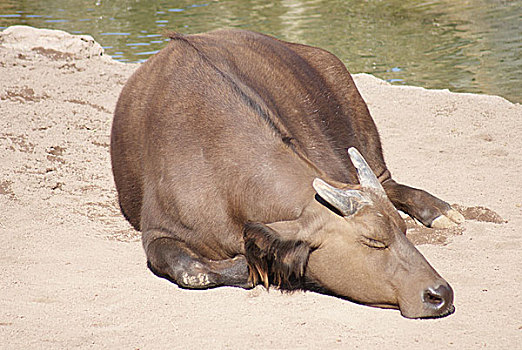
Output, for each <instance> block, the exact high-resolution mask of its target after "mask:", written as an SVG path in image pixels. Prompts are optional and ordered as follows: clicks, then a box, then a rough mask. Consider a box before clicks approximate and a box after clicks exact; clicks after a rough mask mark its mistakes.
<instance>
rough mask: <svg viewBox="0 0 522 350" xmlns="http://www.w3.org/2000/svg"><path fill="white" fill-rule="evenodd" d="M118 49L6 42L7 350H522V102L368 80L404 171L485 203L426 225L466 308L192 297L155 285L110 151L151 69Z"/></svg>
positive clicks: (2, 267) (41, 39) (378, 117)
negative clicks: (115, 122) (120, 195)
mask: <svg viewBox="0 0 522 350" xmlns="http://www.w3.org/2000/svg"><path fill="white" fill-rule="evenodd" d="M26 32H27V31H25V32H24V33H26ZM100 52H101V48H100V47H99V45H98V44H97V43H95V42H94V41H92V40H90V39H89V38H85V37H84V38H78V37H69V36H68V35H65V34H62V33H60V32H52V33H51V32H42V31H35V32H33V31H29V32H27V35H24V36H18V37H16V36H13V35H12V34H10V35H7V34H5V32H4V34H0V171H1V173H0V208H1V210H0V348H3V349H29V348H45V349H55V348H56V349H64V348H122V349H138V348H139V349H162V348H180V349H186V348H188V349H201V348H217V349H221V348H231V349H247V348H249V349H250V348H254V349H262V348H263V349H264V348H277V349H294V348H324V349H337V348H339V349H346V348H360V349H374V348H375V349H382V348H401V349H423V348H428V347H431V348H436V349H443V348H447V349H459V350H460V349H477V348H488V349H490V348H494V349H513V348H517V347H520V344H522V298H521V289H522V283H521V282H522V273H521V272H522V231H521V229H520V227H521V225H522V176H521V175H520V169H521V168H522V152H521V151H520V150H521V149H522V137H520V133H521V131H522V129H521V127H520V125H521V124H520V123H521V119H522V106H521V105H519V104H512V103H510V102H508V101H506V100H505V99H503V98H500V97H496V96H484V95H473V94H454V93H450V92H448V91H433V90H425V89H422V88H416V87H397V86H391V85H389V84H387V83H386V82H383V81H381V80H379V79H376V78H374V77H372V76H369V75H356V76H355V79H356V82H357V85H358V87H359V89H360V91H361V93H362V94H363V96H364V98H365V99H366V101H367V103H368V105H369V107H370V110H371V112H372V114H373V116H374V119H375V121H376V123H377V125H378V127H379V130H380V132H381V136H382V141H383V145H384V150H385V157H386V159H387V162H388V166H389V168H390V170H391V171H392V173H393V174H394V177H395V178H396V179H397V180H399V181H401V182H403V183H406V184H409V185H413V186H417V187H421V188H423V189H426V190H428V191H430V192H432V193H433V194H436V195H438V196H440V197H441V198H443V199H445V200H447V201H449V202H450V203H456V204H459V205H461V206H462V208H463V209H466V208H467V207H472V208H471V209H469V210H468V213H467V216H468V218H470V220H468V221H466V222H465V223H464V224H463V225H462V226H461V227H460V228H458V229H456V230H439V231H434V230H428V229H420V228H419V227H413V228H412V229H411V230H410V231H409V235H410V237H412V239H413V240H414V242H416V243H417V244H418V248H419V250H420V251H421V252H422V253H423V254H424V255H425V256H426V258H427V259H428V260H429V261H430V262H431V264H432V265H433V266H434V267H435V268H436V269H437V270H438V271H439V273H440V274H441V275H442V276H444V277H445V278H446V280H448V282H450V284H451V285H452V286H453V289H454V290H455V305H456V313H455V314H453V315H451V316H449V317H446V318H443V319H435V320H408V319H405V318H402V317H401V316H400V313H399V312H398V311H394V310H382V309H375V308H370V307H365V306H361V305H356V304H353V303H350V302H348V301H343V300H340V299H337V298H333V297H329V296H324V295H319V294H315V293H304V292H297V293H294V294H282V293H279V292H278V291H276V290H271V291H270V292H267V291H266V290H264V289H263V288H262V287H257V288H256V289H254V290H251V291H245V290H241V289H235V288H218V289H214V290H207V291H186V290H181V289H179V288H177V287H176V286H175V285H173V284H171V283H169V282H167V281H166V280H163V279H159V278H157V277H155V276H154V275H153V274H152V273H150V272H149V271H148V270H147V268H146V264H145V256H144V253H143V251H142V247H141V243H140V241H139V234H138V233H137V232H135V231H133V230H132V229H131V228H130V226H129V225H128V224H127V223H126V222H125V220H124V219H123V217H122V216H121V215H120V213H119V210H118V208H117V203H116V199H115V198H116V197H115V196H116V193H115V190H114V186H113V180H112V174H111V170H110V163H109V151H108V143H109V130H110V125H111V119H112V112H113V109H114V106H115V103H116V99H117V97H118V94H119V92H120V90H121V88H122V87H123V85H124V83H125V81H126V79H127V78H128V77H129V76H130V74H131V73H132V72H133V71H134V70H135V69H136V68H137V66H136V65H131V64H121V63H117V62H115V61H112V60H111V59H110V58H108V57H105V56H100ZM476 206H483V207H486V208H489V209H491V210H493V211H494V212H496V213H498V214H499V215H500V216H501V217H502V218H503V220H505V221H506V222H503V223H492V222H488V221H494V220H490V219H492V218H493V219H495V217H494V214H493V213H492V212H490V211H488V210H486V209H484V210H483V212H484V213H485V214H486V215H482V216H481V215H479V214H480V210H479V209H477V208H473V207H476ZM472 219H475V220H472ZM477 219H478V220H477ZM497 219H498V218H497Z"/></svg>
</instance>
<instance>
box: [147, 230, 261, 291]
mask: <svg viewBox="0 0 522 350" xmlns="http://www.w3.org/2000/svg"><path fill="white" fill-rule="evenodd" d="M145 250H146V254H147V265H148V267H149V269H150V270H151V271H152V272H153V273H154V274H155V275H157V276H159V277H163V278H166V279H168V280H169V281H171V282H174V283H176V284H177V285H178V286H180V287H181V288H188V289H207V288H213V287H220V286H233V287H242V288H252V284H251V283H250V281H249V272H248V264H247V261H246V258H245V257H244V256H243V255H238V256H236V257H234V258H232V259H225V260H210V259H207V258H204V257H202V256H200V255H199V254H197V253H195V252H194V251H193V250H192V249H190V248H189V247H188V246H187V245H186V244H185V243H184V242H182V241H180V240H177V239H174V238H170V237H160V238H157V239H155V240H154V241H152V242H150V243H149V244H148V246H147V247H146V249H145Z"/></svg>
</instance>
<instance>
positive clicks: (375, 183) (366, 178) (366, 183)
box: [348, 147, 386, 196]
mask: <svg viewBox="0 0 522 350" xmlns="http://www.w3.org/2000/svg"><path fill="white" fill-rule="evenodd" d="M348 154H349V155H350V159H351V160H352V163H353V165H354V166H355V169H357V177H358V178H359V183H360V184H361V186H362V187H363V188H371V189H373V190H374V191H375V192H377V193H379V194H383V195H385V196H386V192H385V191H384V188H382V185H381V183H380V182H379V180H378V179H377V176H375V174H374V173H373V171H372V169H371V168H370V166H369V165H368V163H366V160H364V157H363V156H362V155H361V153H359V151H358V150H357V148H355V147H350V148H349V149H348Z"/></svg>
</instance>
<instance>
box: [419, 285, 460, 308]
mask: <svg viewBox="0 0 522 350" xmlns="http://www.w3.org/2000/svg"><path fill="white" fill-rule="evenodd" d="M422 300H423V301H424V303H425V304H427V305H429V306H430V307H432V308H435V309H442V308H443V307H444V306H445V305H451V303H452V302H453V292H452V291H451V288H449V287H447V286H445V285H439V286H438V287H437V288H433V287H428V288H426V290H424V293H423V295H422Z"/></svg>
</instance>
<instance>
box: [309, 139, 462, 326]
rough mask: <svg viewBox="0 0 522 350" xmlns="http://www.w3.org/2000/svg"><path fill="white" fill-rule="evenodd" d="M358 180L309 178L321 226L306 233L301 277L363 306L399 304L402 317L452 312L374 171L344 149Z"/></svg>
mask: <svg viewBox="0 0 522 350" xmlns="http://www.w3.org/2000/svg"><path fill="white" fill-rule="evenodd" d="M348 152H349V154H350V158H351V160H352V163H353V164H354V166H355V167H356V169H357V174H358V177H359V181H360V184H361V188H360V189H359V190H355V189H348V188H347V187H348V186H347V185H344V186H343V185H342V184H337V186H332V185H330V184H328V183H326V182H325V181H323V180H320V179H317V178H316V179H315V180H314V182H313V187H314V189H315V190H316V192H317V194H318V195H319V196H320V198H319V201H321V202H323V206H322V208H323V210H322V212H321V215H320V216H322V217H323V219H322V220H321V221H322V223H321V226H322V228H321V229H320V230H318V231H316V232H317V233H316V234H315V235H313V236H312V237H309V239H312V240H313V241H315V242H311V244H312V245H314V246H316V247H317V248H316V249H315V250H313V251H312V252H311V253H310V256H309V260H308V264H307V272H306V274H307V276H308V277H310V278H311V279H312V280H314V281H316V282H317V283H318V285H320V286H321V287H323V288H325V289H326V290H328V291H329V292H331V293H334V294H336V295H338V296H341V297H345V298H348V299H350V300H353V301H356V302H359V303H363V304H366V305H371V306H377V307H384V308H399V309H400V311H401V314H402V315H403V316H404V317H407V318H426V317H441V316H445V315H448V314H450V313H452V312H453V310H454V307H453V291H452V289H451V287H450V286H449V284H448V283H447V282H446V281H445V280H444V279H443V278H441V277H440V276H439V274H438V273H437V272H436V271H435V270H434V269H433V268H432V267H431V266H430V264H429V263H428V262H427V261H426V259H425V258H424V257H423V256H422V254H421V253H420V252H419V251H418V250H417V249H416V248H415V247H414V246H413V244H412V243H411V242H410V241H408V239H407V238H406V235H405V233H406V226H405V224H404V222H403V220H402V218H401V217H400V215H399V214H398V212H397V210H396V209H395V208H394V206H393V205H392V203H391V202H390V201H389V200H388V197H387V196H386V193H385V191H384V189H383V188H382V186H381V184H380V183H379V181H378V180H377V178H376V176H375V175H374V173H373V172H372V170H371V169H370V167H369V166H368V164H367V163H366V161H365V160H364V158H363V157H362V156H361V154H360V153H359V152H358V151H357V150H356V149H355V148H350V149H349V151H348Z"/></svg>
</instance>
